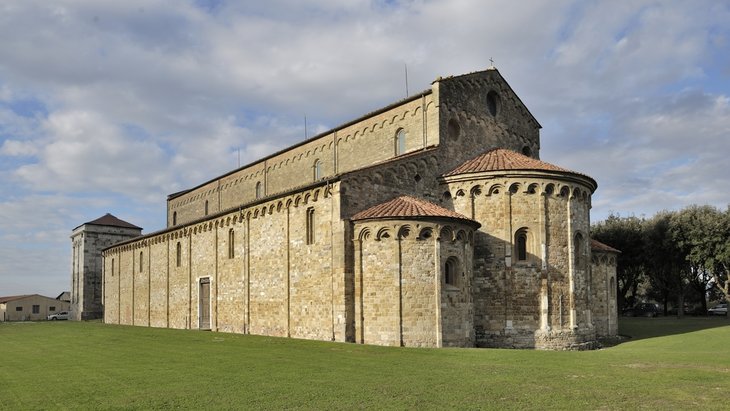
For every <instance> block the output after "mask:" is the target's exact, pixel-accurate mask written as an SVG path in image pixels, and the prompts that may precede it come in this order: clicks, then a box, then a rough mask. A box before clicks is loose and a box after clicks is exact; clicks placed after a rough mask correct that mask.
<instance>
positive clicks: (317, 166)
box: [313, 160, 322, 181]
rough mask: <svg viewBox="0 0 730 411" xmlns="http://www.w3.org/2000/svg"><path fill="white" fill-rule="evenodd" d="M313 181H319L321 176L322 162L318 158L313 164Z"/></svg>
mask: <svg viewBox="0 0 730 411" xmlns="http://www.w3.org/2000/svg"><path fill="white" fill-rule="evenodd" d="M313 174H314V181H319V180H320V179H321V178H322V162H321V161H319V160H315V161H314V166H313Z"/></svg>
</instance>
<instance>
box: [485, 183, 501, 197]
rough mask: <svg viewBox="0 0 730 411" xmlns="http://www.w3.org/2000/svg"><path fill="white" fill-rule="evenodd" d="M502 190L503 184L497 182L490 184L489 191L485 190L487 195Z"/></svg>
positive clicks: (496, 193) (495, 193)
mask: <svg viewBox="0 0 730 411" xmlns="http://www.w3.org/2000/svg"><path fill="white" fill-rule="evenodd" d="M502 190H504V186H502V184H499V183H497V184H492V186H491V187H489V191H488V192H487V195H488V196H493V195H498V194H499V193H501V192H502Z"/></svg>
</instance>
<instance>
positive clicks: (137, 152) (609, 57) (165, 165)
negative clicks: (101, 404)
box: [0, 0, 730, 283]
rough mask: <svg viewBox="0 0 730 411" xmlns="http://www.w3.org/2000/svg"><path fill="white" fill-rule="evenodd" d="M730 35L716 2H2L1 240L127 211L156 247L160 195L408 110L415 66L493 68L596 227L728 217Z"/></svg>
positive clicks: (419, 74) (44, 240)
mask: <svg viewBox="0 0 730 411" xmlns="http://www.w3.org/2000/svg"><path fill="white" fill-rule="evenodd" d="M727 21H730V8H729V7H728V5H727V4H724V3H722V2H713V3H707V4H705V3H703V4H702V5H697V4H695V3H692V2H682V1H664V2H656V1H650V0H645V1H639V2H630V3H629V2H618V3H617V2H609V1H599V2H579V1H568V0H564V1H537V0H535V1H523V2H517V3H516V2H513V1H508V0H499V1H489V2H484V1H478V0H450V1H426V0H424V1H396V2H391V1H365V0H357V1H348V2H338V1H333V0H317V1H292V0H272V1H266V2H217V1H212V2H200V1H193V2H185V3H181V2H175V3H170V2H169V1H165V0H130V1H125V2H98V1H93V0H58V1H54V2H51V3H49V2H46V1H42V0H26V1H23V2H5V3H2V4H1V5H0V38H2V39H3V41H2V42H0V161H2V167H0V173H1V174H2V175H1V176H0V178H2V183H0V196H2V197H0V205H2V207H3V209H4V210H0V218H3V219H4V221H2V222H3V223H7V224H9V225H8V226H4V227H3V230H4V232H3V236H13V238H15V239H22V240H23V241H27V242H28V244H33V242H34V241H35V242H36V243H35V244H46V246H47V247H52V246H50V245H47V244H51V243H50V242H49V239H50V238H52V237H53V236H54V235H61V233H63V232H64V231H67V230H69V229H70V228H73V226H75V225H78V224H79V223H81V222H83V221H88V220H91V219H93V218H96V217H99V216H100V215H101V214H102V213H103V212H105V211H109V212H113V213H114V212H115V210H119V209H120V208H121V209H122V211H124V212H125V213H127V215H128V216H129V217H131V218H132V219H136V220H134V221H133V220H132V219H130V220H129V221H130V222H133V223H139V225H145V226H149V227H150V228H152V229H154V228H156V227H159V225H158V226H156V225H155V224H162V222H161V221H158V220H161V219H160V218H159V217H160V216H162V217H163V219H164V199H165V195H166V194H169V193H171V192H174V191H178V190H180V189H184V188H187V187H191V186H193V185H197V184H199V183H201V182H203V181H205V180H207V179H210V178H212V177H214V176H215V175H218V174H221V173H223V172H226V171H228V170H230V169H232V168H234V167H235V166H237V164H238V149H239V148H240V150H241V163H244V164H245V163H248V162H250V161H254V160H256V159H258V158H261V157H262V156H264V155H267V154H270V153H272V152H274V151H276V150H279V149H282V148H284V147H286V146H287V145H290V144H293V143H295V142H298V141H301V139H302V138H303V136H304V125H303V118H304V116H307V119H308V129H309V133H308V135H309V136H311V135H313V134H314V133H315V132H316V131H317V130H319V131H322V130H325V129H328V128H331V127H333V126H336V125H339V124H341V123H344V122H346V121H349V120H351V119H353V118H355V117H358V116H360V115H362V114H364V113H366V112H369V111H371V110H374V109H377V108H379V107H382V106H384V105H387V104H389V103H391V102H393V101H395V100H398V99H400V98H402V97H404V94H405V84H404V83H405V82H404V80H405V79H404V64H407V65H408V80H409V91H410V92H411V93H414V92H416V91H420V90H422V89H425V88H427V87H429V84H430V82H431V81H432V80H433V79H434V78H435V77H437V76H440V75H441V76H448V75H452V74H461V73H466V72H470V71H475V70H480V69H484V68H485V67H486V66H488V65H489V58H490V57H493V58H494V59H495V64H496V65H497V67H498V68H499V69H500V72H501V73H502V74H503V75H504V76H505V78H507V80H508V81H509V82H510V84H511V85H512V87H513V88H514V89H515V91H516V92H517V93H518V95H520V97H521V99H522V100H523V102H525V104H526V105H527V106H528V107H529V108H530V110H531V112H532V113H533V114H534V115H535V116H536V117H537V118H538V120H539V121H540V122H541V124H543V126H544V127H545V128H544V129H543V131H542V136H543V139H542V147H541V156H542V158H543V159H544V160H546V161H549V162H552V163H555V164H558V165H561V166H564V167H568V168H572V169H575V170H577V171H581V172H584V173H586V174H589V175H591V176H593V177H595V178H596V179H597V180H598V183H599V190H598V192H597V194H596V196H595V198H594V204H593V205H594V208H593V211H594V215H595V216H597V217H600V216H601V215H605V214H606V213H607V210H613V211H619V212H622V213H625V214H628V213H631V212H636V213H647V214H650V213H652V212H653V211H654V210H656V209H657V208H658V207H660V208H664V207H667V208H677V206H680V207H681V206H682V205H684V204H686V203H687V202H698V203H703V202H708V203H712V204H717V205H720V204H721V203H722V202H723V201H727V197H726V196H724V195H723V194H722V193H723V191H722V190H718V189H715V188H714V187H717V186H720V185H727V183H728V182H729V181H727V179H726V178H725V177H723V173H721V172H718V170H724V167H725V165H724V162H723V161H724V159H723V158H722V157H723V156H722V153H727V152H728V151H730V140H728V139H727V136H728V127H729V125H728V120H727V119H728V118H730V112H729V110H728V96H730V89H728V87H727V84H728V83H727V78H728V77H729V76H730V57H727V56H730V50H728V47H729V44H730V42H729V41H728V38H729V36H730V30H728V28H727V24H726V22H727ZM719 76H725V77H719ZM723 84H724V86H723ZM723 87H724V88H723ZM27 101H31V102H33V103H34V104H36V105H38V106H39V107H42V109H41V110H36V111H33V112H32V113H28V112H25V111H23V109H24V108H25V105H24V104H26V103H25V102H27ZM16 169H17V171H16ZM708 182H711V183H709V184H708ZM52 199H55V200H52ZM58 199H63V200H58ZM70 199H79V200H78V201H76V202H74V201H69V200H70ZM693 200H696V201H693ZM54 201H57V202H63V204H60V203H54ZM66 202H68V203H66ZM35 203H39V204H49V206H48V207H45V208H44V207H39V206H36V205H35ZM7 210H10V211H7ZM13 210H15V211H13ZM23 210H31V211H32V213H34V215H36V214H37V215H42V216H43V218H44V219H46V220H48V221H55V222H56V223H54V224H57V225H56V226H55V228H44V227H43V226H42V225H40V224H36V223H33V224H30V225H23V224H21V223H18V222H15V221H14V220H15V219H21V220H22V219H23V215H22V214H20V213H21V212H22V211H23ZM11 211H12V213H11ZM8 213H10V214H12V216H9V214H8ZM120 217H122V218H123V217H124V216H120ZM595 219H596V218H594V220H595ZM34 221H35V220H34ZM69 226H70V228H69ZM29 233H39V234H37V235H29ZM6 238H9V237H6ZM64 241H65V240H64ZM0 246H2V244H0ZM64 247H65V246H64ZM54 252H55V253H57V254H61V255H62V254H63V253H64V252H66V250H65V249H64V250H61V251H58V250H55V251H54ZM17 254H18V255H25V254H24V251H22V250H17ZM50 254H54V253H53V252H50V253H49V255H50ZM36 256H37V255H36V254H33V255H32V257H33V258H35V257H36ZM27 257H28V258H31V254H27ZM39 258H40V257H39ZM0 261H5V260H4V258H2V257H1V256H0ZM49 265H51V264H49ZM37 269H38V270H42V269H44V268H41V267H40V266H39V267H37ZM65 269H66V266H64V267H63V268H62V270H65ZM59 272H60V271H59ZM2 280H3V283H5V282H6V281H5V278H3V279H2Z"/></svg>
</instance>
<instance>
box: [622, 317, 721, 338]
mask: <svg viewBox="0 0 730 411" xmlns="http://www.w3.org/2000/svg"><path fill="white" fill-rule="evenodd" d="M729 325H730V320H728V318H727V317H683V318H677V317H674V316H668V317H655V318H645V317H621V318H619V321H618V333H619V334H620V335H621V336H623V337H626V339H625V340H624V341H633V340H643V339H645V338H654V337H664V336H667V335H676V334H685V333H691V332H694V331H700V330H706V329H709V328H717V327H726V326H729Z"/></svg>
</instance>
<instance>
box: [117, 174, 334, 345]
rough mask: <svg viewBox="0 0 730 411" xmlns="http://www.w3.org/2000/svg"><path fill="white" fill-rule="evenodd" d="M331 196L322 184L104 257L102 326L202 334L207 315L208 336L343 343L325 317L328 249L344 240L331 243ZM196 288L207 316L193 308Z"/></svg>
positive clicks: (329, 315) (330, 316)
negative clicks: (206, 299)
mask: <svg viewBox="0 0 730 411" xmlns="http://www.w3.org/2000/svg"><path fill="white" fill-rule="evenodd" d="M332 192H336V189H333V187H332V186H328V185H324V184H323V185H321V186H320V187H318V188H314V189H311V190H308V191H305V192H300V193H296V194H294V195H291V196H288V197H284V198H279V199H277V200H276V201H272V202H269V203H263V204H259V205H257V206H256V208H246V209H242V210H241V212H240V213H239V212H237V211H236V212H233V213H230V214H228V215H224V216H221V217H219V218H216V219H215V220H210V221H206V222H203V223H199V224H195V225H188V226H184V227H180V228H179V229H177V230H170V231H167V232H163V233H160V234H154V235H150V236H146V237H144V238H143V239H142V240H140V241H136V242H131V243H127V244H123V245H120V246H118V247H113V248H111V249H108V250H107V251H106V252H105V259H104V261H105V284H104V285H105V302H106V308H107V310H106V314H107V315H106V317H105V321H106V322H107V323H115V324H133V325H142V326H155V327H171V328H201V326H202V325H203V324H201V323H200V318H201V314H202V312H203V311H207V312H209V313H210V328H211V329H213V330H220V331H230V332H246V333H252V334H263V335H276V336H292V337H297V338H310V339H320V340H330V339H333V338H337V339H338V340H341V341H344V340H345V339H346V335H345V333H344V332H343V331H341V330H337V331H335V328H336V326H337V324H335V323H342V324H341V328H342V330H344V325H343V324H344V316H341V319H338V318H337V317H338V314H339V313H335V312H334V307H335V306H337V307H338V309H339V310H342V306H343V305H344V296H343V295H342V292H343V291H341V290H340V291H338V289H342V288H343V286H342V284H341V283H342V281H340V280H338V281H335V279H333V275H334V270H333V267H334V265H333V264H332V261H333V258H335V256H336V253H335V252H334V249H333V247H332V242H333V241H339V242H341V243H344V240H343V239H342V238H339V239H336V238H335V237H334V234H333V223H332V219H331V217H332V215H338V214H339V210H336V209H333V208H332V207H333V205H334V206H336V205H338V204H339V203H338V202H337V201H335V199H333V197H332V195H331V193H332ZM308 219H309V220H310V221H311V223H310V225H311V228H312V229H313V233H312V234H311V235H309V236H308V235H307V225H308ZM140 261H141V265H140ZM340 265H341V264H340ZM338 275H342V273H341V272H340V273H339V274H338ZM204 279H205V280H207V281H210V305H209V306H208V307H203V306H200V301H201V299H200V297H201V295H200V292H201V286H200V283H201V280H204ZM337 282H339V283H340V284H339V285H335V284H336V283H337ZM338 293H339V294H338Z"/></svg>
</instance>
